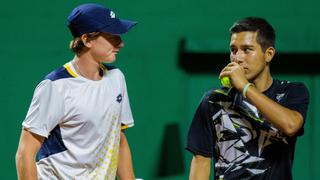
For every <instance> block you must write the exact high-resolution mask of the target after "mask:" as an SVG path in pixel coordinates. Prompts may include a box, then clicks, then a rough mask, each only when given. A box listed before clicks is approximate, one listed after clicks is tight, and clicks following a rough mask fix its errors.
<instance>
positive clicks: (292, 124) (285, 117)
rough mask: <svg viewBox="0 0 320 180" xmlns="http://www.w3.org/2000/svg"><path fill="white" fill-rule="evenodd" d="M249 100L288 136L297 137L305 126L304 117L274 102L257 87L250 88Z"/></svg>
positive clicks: (248, 92)
mask: <svg viewBox="0 0 320 180" xmlns="http://www.w3.org/2000/svg"><path fill="white" fill-rule="evenodd" d="M246 95H247V98H248V99H249V100H250V102H252V103H253V104H254V105H255V106H256V107H257V108H258V109H259V111H260V112H261V114H263V115H264V117H266V118H267V119H268V120H269V121H270V122H271V123H272V124H273V125H274V126H275V127H277V128H278V129H279V130H280V131H282V132H283V133H285V134H286V135H288V136H293V135H295V134H296V133H297V132H298V130H299V129H300V128H301V126H302V124H303V117H302V115H301V114H300V113H299V112H297V111H293V110H290V109H288V108H286V107H284V106H281V105H280V104H278V103H276V102H274V101H273V100H271V99H270V98H268V97H267V96H266V95H264V94H262V93H261V92H259V91H258V90H257V89H256V88H255V87H252V86H251V87H249V89H248V91H247V93H246Z"/></svg>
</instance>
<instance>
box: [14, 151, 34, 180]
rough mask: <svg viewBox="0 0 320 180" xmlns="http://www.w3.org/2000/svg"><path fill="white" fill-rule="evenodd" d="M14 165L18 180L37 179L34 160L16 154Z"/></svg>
mask: <svg viewBox="0 0 320 180" xmlns="http://www.w3.org/2000/svg"><path fill="white" fill-rule="evenodd" d="M16 165H17V174H18V179H19V180H36V179H37V168H36V164H35V160H34V159H32V158H30V157H26V156H24V155H19V154H17V156H16Z"/></svg>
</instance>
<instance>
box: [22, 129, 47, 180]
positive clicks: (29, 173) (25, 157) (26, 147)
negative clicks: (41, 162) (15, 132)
mask: <svg viewBox="0 0 320 180" xmlns="http://www.w3.org/2000/svg"><path fill="white" fill-rule="evenodd" d="M43 139H44V138H43V137H41V136H38V135H35V134H32V133H30V132H28V131H26V130H22V132H21V137H20V142H19V146H18V150H17V153H16V168H17V174H18V179H19V180H36V179H37V178H38V176H37V167H36V162H35V156H36V154H37V152H38V150H39V148H40V146H41V144H42V142H43Z"/></svg>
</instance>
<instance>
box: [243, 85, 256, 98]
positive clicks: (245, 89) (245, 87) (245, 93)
mask: <svg viewBox="0 0 320 180" xmlns="http://www.w3.org/2000/svg"><path fill="white" fill-rule="evenodd" d="M250 86H254V84H252V83H247V84H246V85H245V86H244V88H243V90H242V95H243V97H244V98H247V96H246V95H247V91H248V89H249V87H250Z"/></svg>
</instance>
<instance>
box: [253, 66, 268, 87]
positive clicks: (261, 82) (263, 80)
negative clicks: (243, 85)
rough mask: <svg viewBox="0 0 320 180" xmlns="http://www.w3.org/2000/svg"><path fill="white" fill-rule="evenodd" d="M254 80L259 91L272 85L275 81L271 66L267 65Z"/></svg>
mask: <svg viewBox="0 0 320 180" xmlns="http://www.w3.org/2000/svg"><path fill="white" fill-rule="evenodd" d="M252 82H253V84H254V85H255V86H256V88H257V89H258V91H260V92H264V91H266V90H267V89H268V88H269V87H270V86H271V85H272V82H273V79H272V76H271V73H270V70H269V67H266V68H265V69H264V71H263V72H261V73H260V74H259V75H258V77H256V78H255V79H254V80H253V81H252Z"/></svg>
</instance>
